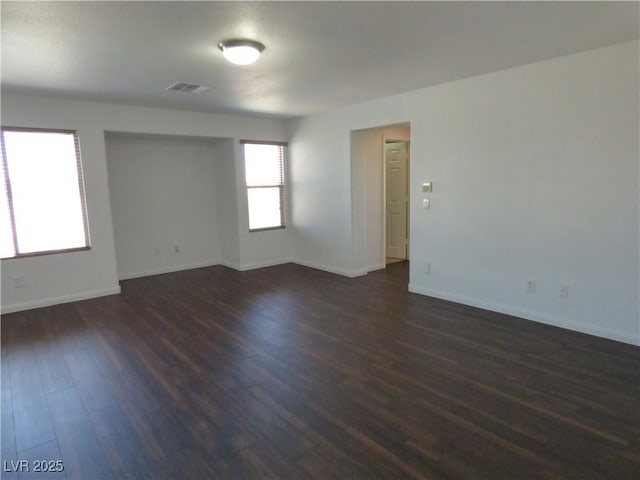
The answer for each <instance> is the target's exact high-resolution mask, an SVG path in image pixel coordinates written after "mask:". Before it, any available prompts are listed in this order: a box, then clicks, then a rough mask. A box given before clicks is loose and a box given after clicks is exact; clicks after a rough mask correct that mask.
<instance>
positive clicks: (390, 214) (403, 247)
mask: <svg viewBox="0 0 640 480" xmlns="http://www.w3.org/2000/svg"><path fill="white" fill-rule="evenodd" d="M410 137H411V126H410V124H409V123H408V122H406V123H399V124H393V125H386V126H379V127H373V128H368V129H364V130H353V131H352V132H351V201H352V215H351V218H352V235H353V237H352V238H353V250H352V252H353V265H354V268H355V271H356V272H358V274H365V273H368V272H372V271H374V270H383V269H386V268H387V265H392V264H393V265H394V270H397V268H396V267H398V266H399V265H396V264H400V263H403V264H404V267H402V268H401V270H403V271H404V270H407V273H408V263H407V262H408V261H409V259H410V256H411V251H410V248H409V247H410V246H409V238H410V236H411V235H410V225H409V202H408V199H409V196H410V195H409V180H408V179H409V178H410V149H411V143H410V140H411V138H410ZM396 150H397V151H396ZM387 152H389V155H390V156H394V158H396V157H397V158H396V159H395V160H392V161H390V162H387V161H386V157H387V156H388V155H387ZM398 163H399V164H400V165H398ZM396 167H399V168H396ZM388 190H389V191H388ZM387 197H389V199H390V200H393V201H392V202H390V206H391V207H392V208H387V203H388V202H387ZM396 200H397V202H396ZM395 207H398V208H397V209H395V210H393V208H395ZM388 247H390V248H388ZM388 250H390V251H388ZM387 258H389V261H387ZM407 283H408V278H407Z"/></svg>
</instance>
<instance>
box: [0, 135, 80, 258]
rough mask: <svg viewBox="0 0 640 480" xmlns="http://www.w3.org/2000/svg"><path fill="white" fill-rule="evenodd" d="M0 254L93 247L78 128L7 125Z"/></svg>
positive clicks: (0, 140) (2, 138)
mask: <svg viewBox="0 0 640 480" xmlns="http://www.w3.org/2000/svg"><path fill="white" fill-rule="evenodd" d="M0 133H1V135H0V143H1V147H2V187H3V192H4V194H3V195H2V200H1V201H0V222H1V223H2V235H1V236H0V256H1V257H2V258H15V257H22V256H31V255H42V254H47V253H56V252H67V251H73V250H85V249H88V248H89V223H88V219H87V210H86V204H85V196H84V184H83V179H82V163H81V160H80V143H79V141H78V132H76V131H72V130H45V129H32V128H13V127H2V128H1V129H0Z"/></svg>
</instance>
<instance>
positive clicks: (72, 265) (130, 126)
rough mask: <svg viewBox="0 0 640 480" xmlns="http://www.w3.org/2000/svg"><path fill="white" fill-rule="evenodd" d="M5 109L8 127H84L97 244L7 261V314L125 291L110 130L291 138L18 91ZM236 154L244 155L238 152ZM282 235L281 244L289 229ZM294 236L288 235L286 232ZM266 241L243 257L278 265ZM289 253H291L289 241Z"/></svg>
mask: <svg viewBox="0 0 640 480" xmlns="http://www.w3.org/2000/svg"><path fill="white" fill-rule="evenodd" d="M1 108H2V111H1V114H2V123H3V125H8V126H20V127H42V128H65V129H76V130H78V132H79V136H80V146H81V152H82V160H83V167H84V175H85V190H86V195H87V209H88V213H89V224H90V229H91V240H92V246H91V247H92V248H91V250H90V251H88V252H77V253H67V254H56V255H46V256H40V257H32V258H20V259H12V260H3V261H2V311H3V312H9V311H15V310H21V309H26V308H33V307H37V306H43V305H51V304H55V303H61V302H65V301H73V300H77V299H82V298H88V297H93V296H99V295H106V294H111V293H117V292H119V285H118V278H117V264H116V256H115V247H114V237H113V228H112V219H111V218H112V217H111V208H110V199H109V188H108V176H107V161H106V153H105V151H106V146H105V132H129V133H146V134H160V135H179V136H192V137H212V138H232V139H233V141H234V143H235V144H237V141H238V140H239V139H241V138H247V139H254V140H270V141H286V133H285V128H284V123H283V122H282V121H280V120H276V119H269V118H262V117H251V116H240V115H214V114H206V113H196V112H186V111H176V110H165V109H154V108H145V107H132V106H125V105H113V104H104V103H94V102H82V101H70V100H64V99H56V98H48V97H40V96H27V95H10V94H9V95H8V94H3V96H2V106H1ZM233 152H234V155H235V154H237V152H236V150H235V149H234V150H233ZM233 162H234V164H238V163H239V162H241V158H238V157H234V159H233ZM279 233H280V235H279V239H280V238H281V237H282V232H279ZM287 234H288V231H287V233H285V234H284V235H287ZM263 237H264V236H263ZM267 238H269V240H271V238H270V237H267ZM287 242H288V237H287ZM264 243H265V244H266V246H265V249H264V250H262V244H261V243H260V242H258V241H252V242H244V243H241V244H240V248H241V249H243V248H244V249H253V251H240V252H239V255H238V256H239V258H240V260H241V261H242V256H244V257H246V258H250V259H252V260H255V261H256V262H257V261H264V262H266V261H268V260H270V259H271V258H272V257H271V255H272V253H273V251H272V250H273V245H272V244H271V243H270V242H268V241H265V242H264ZM282 249H283V250H287V251H288V244H287V245H283V246H282ZM238 266H239V267H244V265H242V264H240V265H238ZM18 276H19V277H23V279H24V287H22V288H13V287H12V285H13V278H14V277H18Z"/></svg>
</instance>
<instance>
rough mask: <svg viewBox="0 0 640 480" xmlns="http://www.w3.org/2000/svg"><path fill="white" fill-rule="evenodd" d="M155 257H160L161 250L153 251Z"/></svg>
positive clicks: (155, 249)
mask: <svg viewBox="0 0 640 480" xmlns="http://www.w3.org/2000/svg"><path fill="white" fill-rule="evenodd" d="M153 255H154V256H155V257H159V256H160V249H159V248H158V247H156V248H154V249H153Z"/></svg>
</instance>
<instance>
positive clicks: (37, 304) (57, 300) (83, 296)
mask: <svg viewBox="0 0 640 480" xmlns="http://www.w3.org/2000/svg"><path fill="white" fill-rule="evenodd" d="M119 293H120V286H119V285H118V286H117V287H112V288H105V289H102V290H91V291H87V292H79V293H74V294H72V295H63V296H60V297H48V298H41V299H38V300H34V301H31V302H24V303H14V304H12V305H3V306H2V313H12V312H21V311H22V310H31V309H33V308H42V307H50V306H52V305H58V304H61V303H70V302H79V301H81V300H89V299H90V298H97V297H105V296H107V295H117V294H119Z"/></svg>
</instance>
